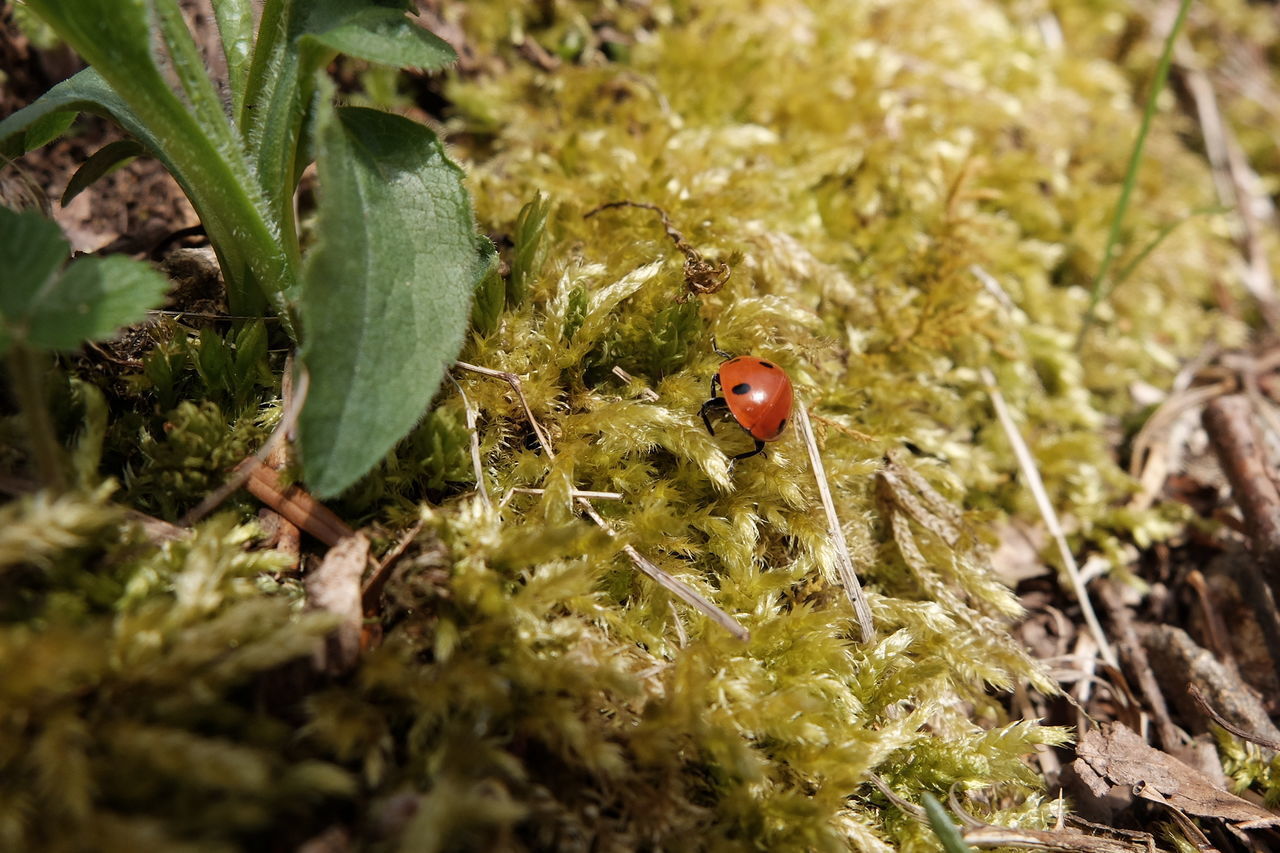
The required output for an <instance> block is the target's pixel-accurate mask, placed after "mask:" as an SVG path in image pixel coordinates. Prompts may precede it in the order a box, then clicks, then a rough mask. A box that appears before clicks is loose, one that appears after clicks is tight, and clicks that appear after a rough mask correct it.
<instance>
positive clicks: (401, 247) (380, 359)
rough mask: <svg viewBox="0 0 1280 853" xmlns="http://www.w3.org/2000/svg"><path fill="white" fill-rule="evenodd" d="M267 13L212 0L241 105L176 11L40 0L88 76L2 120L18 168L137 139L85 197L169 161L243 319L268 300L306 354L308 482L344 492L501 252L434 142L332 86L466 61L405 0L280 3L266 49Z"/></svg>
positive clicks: (105, 161) (1, 131)
mask: <svg viewBox="0 0 1280 853" xmlns="http://www.w3.org/2000/svg"><path fill="white" fill-rule="evenodd" d="M254 5H255V4H253V3H252V2H250V0H215V2H214V3H213V7H214V14H215V18H216V21H217V25H218V32H219V36H220V39H221V46H222V51H223V56H224V57H225V60H226V66H227V80H226V91H227V98H226V101H225V102H224V99H223V97H222V95H221V94H220V91H219V86H218V84H217V83H216V82H215V81H214V80H213V78H212V77H211V76H210V74H209V72H208V70H207V69H206V68H205V66H204V64H203V62H202V61H201V59H200V54H199V50H198V48H197V45H196V42H195V40H194V39H193V38H192V36H191V33H190V31H189V30H188V29H187V26H186V22H185V20H184V19H183V16H182V13H181V10H180V9H179V4H178V2H177V0H155V2H144V0H29V2H28V3H27V6H28V7H29V8H30V9H31V10H32V11H34V12H35V13H36V14H37V15H39V16H40V17H41V18H42V19H43V20H44V21H45V22H46V23H48V24H49V26H51V27H52V28H53V30H54V31H55V32H56V33H57V34H58V35H59V36H60V37H61V38H62V39H63V40H64V41H65V42H66V43H67V44H68V45H70V46H71V47H72V48H73V49H75V50H76V51H77V52H78V53H79V54H80V55H81V56H82V57H83V58H84V59H85V60H86V61H87V62H88V63H89V65H90V67H89V68H88V69H86V70H84V71H82V72H80V73H79V74H77V75H75V76H74V77H72V78H71V79H69V80H67V81H65V82H63V83H60V84H58V85H57V86H55V87H53V88H52V89H51V90H49V92H47V93H46V94H45V95H44V96H43V97H42V98H40V99H39V100H38V101H36V103H34V104H32V105H31V106H29V107H27V108H26V109H23V110H20V111H19V112H17V113H15V114H14V115H12V116H10V117H9V118H7V119H6V120H4V121H3V122H0V154H4V155H5V156H17V155H20V154H22V153H24V152H26V151H29V150H31V149H33V148H36V147H39V146H41V145H44V144H46V143H48V142H50V141H51V140H53V139H55V138H56V137H57V136H59V135H60V134H61V133H63V132H64V131H65V130H66V129H67V127H68V126H69V125H70V123H71V121H72V119H73V118H74V117H75V115H76V114H77V113H79V112H90V113H95V114H98V115H103V116H106V117H107V118H109V119H111V120H113V121H115V122H116V123H117V124H119V125H120V127H121V128H123V129H124V130H125V131H126V132H127V133H128V134H129V135H130V137H132V141H131V143H129V144H123V145H121V144H113V145H108V146H106V147H105V148H104V149H102V150H101V151H99V152H98V153H97V154H95V155H94V156H93V157H91V158H90V159H89V160H88V161H87V162H86V163H85V164H84V166H83V167H82V169H81V172H80V173H79V174H78V175H77V176H76V178H74V179H73V180H72V186H73V187H75V188H77V189H78V188H80V187H82V186H83V185H84V184H86V183H88V182H89V181H90V180H91V179H93V178H95V177H97V176H100V175H102V174H104V173H105V172H106V171H107V170H108V169H109V168H110V167H111V166H112V165H114V164H115V163H118V162H119V161H120V160H122V159H124V158H127V157H130V156H134V155H136V154H138V153H139V151H142V152H145V153H147V154H149V155H150V156H152V157H155V158H156V159H158V160H159V161H160V162H161V163H163V164H164V166H165V167H166V168H167V169H168V170H169V172H170V173H172V175H173V176H174V178H175V179H176V180H177V181H178V183H179V185H180V186H181V187H182V189H183V191H184V192H185V193H186V194H187V197H188V198H189V199H190V200H191V202H192V204H193V206H194V207H195V209H196V211H197V213H198V214H199V215H200V219H201V221H202V223H203V224H204V228H205V230H206V232H207V233H208V235H209V239H210V241H211V242H212V244H213V247H214V250H215V251H216V252H217V255H218V259H219V262H220V264H221V267H222V272H223V277H224V279H225V281H226V287H227V301H228V305H229V308H230V310H231V313H233V314H240V315H245V314H248V315H259V314H262V313H263V312H265V311H266V310H267V309H268V307H269V306H270V307H271V308H273V309H274V310H275V311H276V312H277V313H278V314H279V316H280V318H281V320H282V321H283V325H284V327H285V329H286V330H287V331H288V333H289V334H290V336H291V337H292V338H293V339H294V341H295V342H297V343H299V344H300V358H301V362H302V364H303V365H304V368H305V369H306V370H307V371H308V372H309V374H310V380H311V381H310V392H309V397H308V399H307V402H306V405H305V407H304V410H303V413H302V417H301V421H300V424H299V448H300V451H301V457H302V466H303V475H304V477H305V479H306V480H307V482H308V484H309V486H310V487H311V489H312V490H313V491H315V492H317V493H318V494H320V495H322V496H325V495H332V494H335V493H337V492H339V491H341V490H343V489H344V488H346V487H347V486H349V485H350V484H351V483H352V482H354V481H355V480H356V479H357V478H358V477H360V476H361V475H362V474H364V473H365V472H366V471H367V470H368V469H369V468H370V467H372V466H373V465H374V464H375V463H376V462H377V461H378V460H379V459H381V458H382V457H383V456H384V455H385V453H386V452H387V451H388V450H389V449H390V448H391V447H392V446H393V445H394V444H395V443H396V442H397V441H398V440H399V439H400V438H401V437H402V436H404V435H405V434H406V433H407V432H408V431H409V430H410V429H411V428H412V427H413V425H414V424H415V423H416V422H417V421H418V420H419V418H421V416H422V414H423V412H424V411H425V409H426V407H427V405H428V403H429V402H430V399H431V397H432V395H433V394H434V393H435V391H436V388H437V387H438V386H439V383H440V381H441V379H442V377H443V375H444V370H445V368H446V366H447V364H448V363H449V362H450V361H451V360H452V359H453V357H454V356H455V355H456V354H457V350H458V348H459V346H460V345H461V342H462V335H463V331H464V329H465V326H466V323H467V315H468V310H469V306H470V301H471V294H472V291H473V289H474V288H475V285H476V283H477V282H478V281H480V280H481V278H482V277H483V276H484V274H485V273H486V271H487V270H488V269H489V267H490V265H491V263H492V260H493V257H494V252H493V247H492V246H491V245H490V244H489V242H488V241H487V240H485V239H484V238H483V237H480V236H479V235H478V234H477V233H476V228H475V220H474V215H473V213H472V209H471V200H470V197H469V196H468V194H467V192H466V189H465V188H464V187H463V184H462V177H463V175H462V171H461V169H460V168H459V167H458V166H457V165H455V164H454V163H453V162H451V161H450V160H449V158H448V157H447V156H446V154H445V152H444V149H443V147H442V146H441V144H440V141H439V140H438V139H437V138H436V136H435V135H434V134H433V133H432V132H431V131H430V130H428V129H427V128H426V127H424V126H422V125H420V124H418V123H416V122H413V121H410V120H408V119H405V118H402V117H400V116H395V115H389V114H386V113H382V112H378V111H376V110H370V109H363V108H354V107H335V106H334V105H333V88H332V84H331V83H330V82H329V80H328V78H327V76H326V75H325V67H326V66H327V65H328V63H329V62H330V61H331V60H332V59H333V58H334V57H335V56H336V55H338V54H346V55H349V56H353V57H357V58H360V59H364V60H368V61H370V62H375V63H380V64H384V65H389V66H393V67H397V68H399V67H417V68H422V69H436V68H440V67H442V66H444V65H446V64H448V63H450V62H452V61H453V60H454V58H455V55H454V53H453V51H452V49H451V48H449V46H448V45H447V44H445V43H444V42H443V41H441V40H440V39H439V38H437V37H436V36H434V35H432V34H430V33H428V32H426V31H425V30H422V29H421V28H419V27H417V26H416V25H414V24H413V23H412V22H411V21H410V20H409V19H408V18H407V17H406V16H405V9H406V4H404V3H403V2H400V3H397V2H387V0H311V2H301V1H300V0H266V2H265V3H264V4H262V9H261V15H260V18H259V23H258V29H257V36H256V38H255V34H254ZM105 21H109V22H111V26H110V32H109V33H107V32H105V31H104V27H103V22H105ZM153 33H157V34H158V38H153ZM160 51H163V52H164V54H165V55H164V56H163V57H159V56H157V53H158V52H160ZM165 67H167V68H169V69H171V70H172V72H173V77H174V78H175V79H176V81H177V85H176V90H175V88H173V87H171V86H170V84H169V82H168V81H167V79H166V76H165V72H163V71H162V70H161V69H162V68H165ZM313 159H314V160H315V161H316V164H317V171H318V175H319V180H320V192H319V201H318V211H317V217H316V226H315V233H314V237H315V245H314V248H312V249H311V250H310V252H309V253H308V254H307V256H306V257H304V256H303V253H302V250H301V245H300V242H299V238H298V231H297V227H296V223H295V221H294V208H293V197H294V191H295V190H296V188H297V185H298V181H299V179H300V176H301V174H302V171H303V169H304V168H305V167H306V165H307V164H308V163H309V162H310V161H311V160H313Z"/></svg>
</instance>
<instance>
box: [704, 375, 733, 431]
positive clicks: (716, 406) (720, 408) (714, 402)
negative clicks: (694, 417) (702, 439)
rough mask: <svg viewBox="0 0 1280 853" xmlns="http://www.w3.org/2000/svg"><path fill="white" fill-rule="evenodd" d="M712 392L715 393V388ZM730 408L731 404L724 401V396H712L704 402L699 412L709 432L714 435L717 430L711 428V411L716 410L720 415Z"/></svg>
mask: <svg viewBox="0 0 1280 853" xmlns="http://www.w3.org/2000/svg"><path fill="white" fill-rule="evenodd" d="M714 381H715V380H712V382H714ZM712 393H713V394H714V393H715V389H714V388H713V389H712ZM728 409H729V404H728V403H726V402H725V401H724V397H712V398H711V399H710V400H708V401H707V402H705V403H703V404H702V408H701V409H699V410H698V414H699V415H701V416H702V422H703V423H704V424H706V425H707V432H709V433H711V434H712V435H715V434H716V431H715V430H714V429H712V428H711V416H710V413H712V412H714V413H715V414H717V415H719V414H722V413H723V412H725V411H727V410H728Z"/></svg>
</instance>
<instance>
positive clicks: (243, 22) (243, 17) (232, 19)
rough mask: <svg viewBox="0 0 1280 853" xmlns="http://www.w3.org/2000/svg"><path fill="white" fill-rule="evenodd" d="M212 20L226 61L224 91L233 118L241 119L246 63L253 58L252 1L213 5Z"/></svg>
mask: <svg viewBox="0 0 1280 853" xmlns="http://www.w3.org/2000/svg"><path fill="white" fill-rule="evenodd" d="M213 17H214V20H216V21H217V22H218V38H219V40H220V41H221V42H222V55H223V57H224V58H225V59H226V61H227V87H228V88H229V89H230V90H231V98H232V108H233V109H232V115H233V116H238V115H240V109H241V107H242V106H244V93H245V87H246V85H247V83H248V77H249V63H250V61H251V59H252V56H253V2H252V0H221V2H218V3H214V4H213Z"/></svg>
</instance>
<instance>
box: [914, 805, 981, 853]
mask: <svg viewBox="0 0 1280 853" xmlns="http://www.w3.org/2000/svg"><path fill="white" fill-rule="evenodd" d="M922 802H923V803H924V811H925V814H927V815H928V816H929V826H931V827H932V828H933V832H934V834H935V835H937V836H938V840H939V841H941V842H942V849H943V850H946V851H947V853H973V848H972V847H970V846H969V845H968V843H967V842H966V841H965V840H964V836H962V835H961V834H960V830H959V829H957V828H956V825H955V824H954V823H952V822H951V818H950V817H948V816H947V813H946V811H945V810H944V809H943V808H942V803H940V802H938V800H937V798H936V797H934V796H933V794H925V795H924V797H923V798H922Z"/></svg>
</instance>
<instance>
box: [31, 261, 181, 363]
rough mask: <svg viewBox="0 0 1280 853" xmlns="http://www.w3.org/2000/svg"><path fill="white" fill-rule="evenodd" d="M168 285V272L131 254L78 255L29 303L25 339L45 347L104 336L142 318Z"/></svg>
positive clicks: (77, 343)
mask: <svg viewBox="0 0 1280 853" xmlns="http://www.w3.org/2000/svg"><path fill="white" fill-rule="evenodd" d="M168 290H169V280H168V279H167V278H165V277H164V276H163V275H161V274H160V273H158V272H156V271H155V270H153V269H151V267H149V266H147V265H146V264H144V263H141V262H139V261H135V260H133V259H132V258H125V257H121V256H119V255H113V256H111V257H107V258H93V257H89V258H80V259H79V260H77V261H75V262H73V263H72V264H71V265H70V266H68V267H67V271H66V272H65V273H64V274H63V275H62V277H61V278H58V279H56V280H55V281H54V282H53V283H52V285H51V286H50V287H47V288H45V289H44V290H43V291H42V293H41V294H40V296H41V298H40V299H39V301H38V302H36V303H35V304H34V305H33V306H32V310H31V313H30V314H29V316H28V329H27V340H29V341H30V342H31V343H32V344H34V345H36V346H39V347H44V348H45V349H75V348H76V347H78V346H80V345H81V344H82V343H84V342H85V341H87V340H89V341H101V340H107V339H109V338H111V337H112V336H113V335H114V334H115V333H116V331H117V330H119V329H120V328H121V327H122V326H128V325H131V324H133V323H137V322H140V321H141V320H144V319H146V316H147V311H149V310H150V309H152V308H156V307H158V306H159V305H160V304H161V303H162V302H163V301H164V295H165V293H166V292H168Z"/></svg>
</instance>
